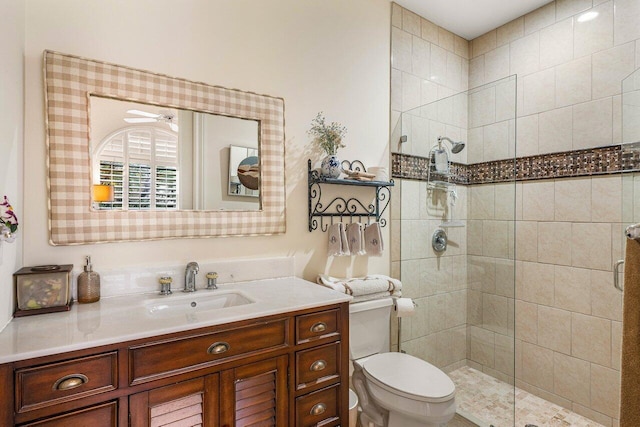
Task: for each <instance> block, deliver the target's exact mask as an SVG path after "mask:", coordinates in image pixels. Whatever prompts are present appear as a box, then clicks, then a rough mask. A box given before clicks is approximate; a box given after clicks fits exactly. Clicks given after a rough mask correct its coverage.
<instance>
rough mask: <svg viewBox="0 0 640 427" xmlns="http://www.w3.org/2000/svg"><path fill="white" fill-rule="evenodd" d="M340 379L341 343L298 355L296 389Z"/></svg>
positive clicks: (315, 348) (301, 352)
mask: <svg viewBox="0 0 640 427" xmlns="http://www.w3.org/2000/svg"><path fill="white" fill-rule="evenodd" d="M339 377H340V342H336V343H332V344H327V345H323V346H320V347H314V348H312V349H309V350H305V351H299V352H297V353H296V389H297V390H300V389H303V388H306V387H310V386H313V385H315V384H319V383H323V382H328V381H332V380H336V379H338V378H339Z"/></svg>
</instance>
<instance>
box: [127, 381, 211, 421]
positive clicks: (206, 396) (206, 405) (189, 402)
mask: <svg viewBox="0 0 640 427" xmlns="http://www.w3.org/2000/svg"><path fill="white" fill-rule="evenodd" d="M129 411H130V425H131V427H150V426H152V425H153V426H165V425H171V426H176V427H178V426H189V427H190V426H204V427H218V374H213V375H207V376H206V377H202V378H196V379H194V380H190V381H185V382H181V383H177V384H172V385H169V386H166V387H160V388H157V389H153V390H149V391H146V392H143V393H138V394H134V395H132V396H131V397H130V400H129Z"/></svg>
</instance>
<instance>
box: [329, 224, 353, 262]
mask: <svg viewBox="0 0 640 427" xmlns="http://www.w3.org/2000/svg"><path fill="white" fill-rule="evenodd" d="M328 235H329V247H328V249H327V256H346V255H349V242H348V240H347V234H346V233H345V231H344V224H342V223H341V222H339V223H337V224H331V226H330V227H329V232H328Z"/></svg>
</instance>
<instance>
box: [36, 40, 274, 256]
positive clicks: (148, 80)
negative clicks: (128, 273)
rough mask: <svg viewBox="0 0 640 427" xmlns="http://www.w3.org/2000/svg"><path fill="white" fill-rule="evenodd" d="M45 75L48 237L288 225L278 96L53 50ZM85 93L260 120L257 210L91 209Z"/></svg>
mask: <svg viewBox="0 0 640 427" xmlns="http://www.w3.org/2000/svg"><path fill="white" fill-rule="evenodd" d="M44 77H45V79H44V90H45V105H46V115H45V117H46V135H47V152H48V157H47V164H48V180H47V185H48V189H49V232H50V243H51V244H52V245H77V244H88V243H100V242H119V241H140V240H159V239H172V238H203V237H220V236H251V235H270V234H280V233H284V232H285V225H286V224H285V222H286V221H285V176H284V140H285V137H284V100H283V99H282V98H275V97H271V96H267V95H259V94H255V93H251V92H243V91H240V90H236V89H226V88H223V87H219V86H211V85H208V84H205V83H197V82H192V81H189V80H185V79H179V78H173V77H169V76H166V75H162V74H156V73H151V72H149V71H144V70H138V69H133V68H129V67H125V66H121V65H115V64H109V63H106V62H101V61H95V60H92V59H86V58H81V57H78V56H73V55H66V54H61V53H57V52H52V51H45V52H44ZM89 95H99V96H104V97H111V98H117V99H123V100H127V101H136V102H141V103H147V104H155V105H164V106H168V107H175V108H184V109H190V110H197V111H202V112H207V113H212V114H221V115H225V116H233V117H241V118H247V119H253V120H259V121H260V162H261V171H260V173H261V176H260V190H261V191H260V193H261V202H262V206H261V210H256V211H186V210H179V211H98V210H92V209H91V170H90V169H91V168H90V154H89V151H90V150H89V135H90V132H89V117H90V114H89V106H90V105H89Z"/></svg>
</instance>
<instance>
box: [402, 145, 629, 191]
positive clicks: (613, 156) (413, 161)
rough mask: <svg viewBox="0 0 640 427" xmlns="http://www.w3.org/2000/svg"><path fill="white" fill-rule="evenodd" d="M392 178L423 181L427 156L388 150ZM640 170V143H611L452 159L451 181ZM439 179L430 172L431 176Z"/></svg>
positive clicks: (501, 179)
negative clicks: (476, 159)
mask: <svg viewBox="0 0 640 427" xmlns="http://www.w3.org/2000/svg"><path fill="white" fill-rule="evenodd" d="M391 158H392V161H391V168H392V171H391V172H392V175H393V177H394V178H407V179H416V180H420V181H426V180H427V178H428V175H429V159H428V158H425V157H419V156H412V155H407V154H400V153H392V155H391ZM638 170H640V143H635V144H624V145H611V146H607V147H599V148H592V149H587V150H574V151H565V152H560V153H551V154H541V155H538V156H528V157H519V158H517V159H507V160H496V161H493V162H483V163H473V164H471V165H464V164H461V163H452V172H453V173H452V176H451V177H450V181H451V182H455V183H457V184H489V183H496V182H508V181H513V180H514V178H515V180H516V181H531V180H540V179H555V178H575V177H581V176H592V175H606V174H612V173H620V172H632V171H638ZM434 178H435V179H442V177H438V176H437V175H435V174H434V176H433V177H432V179H434Z"/></svg>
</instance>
